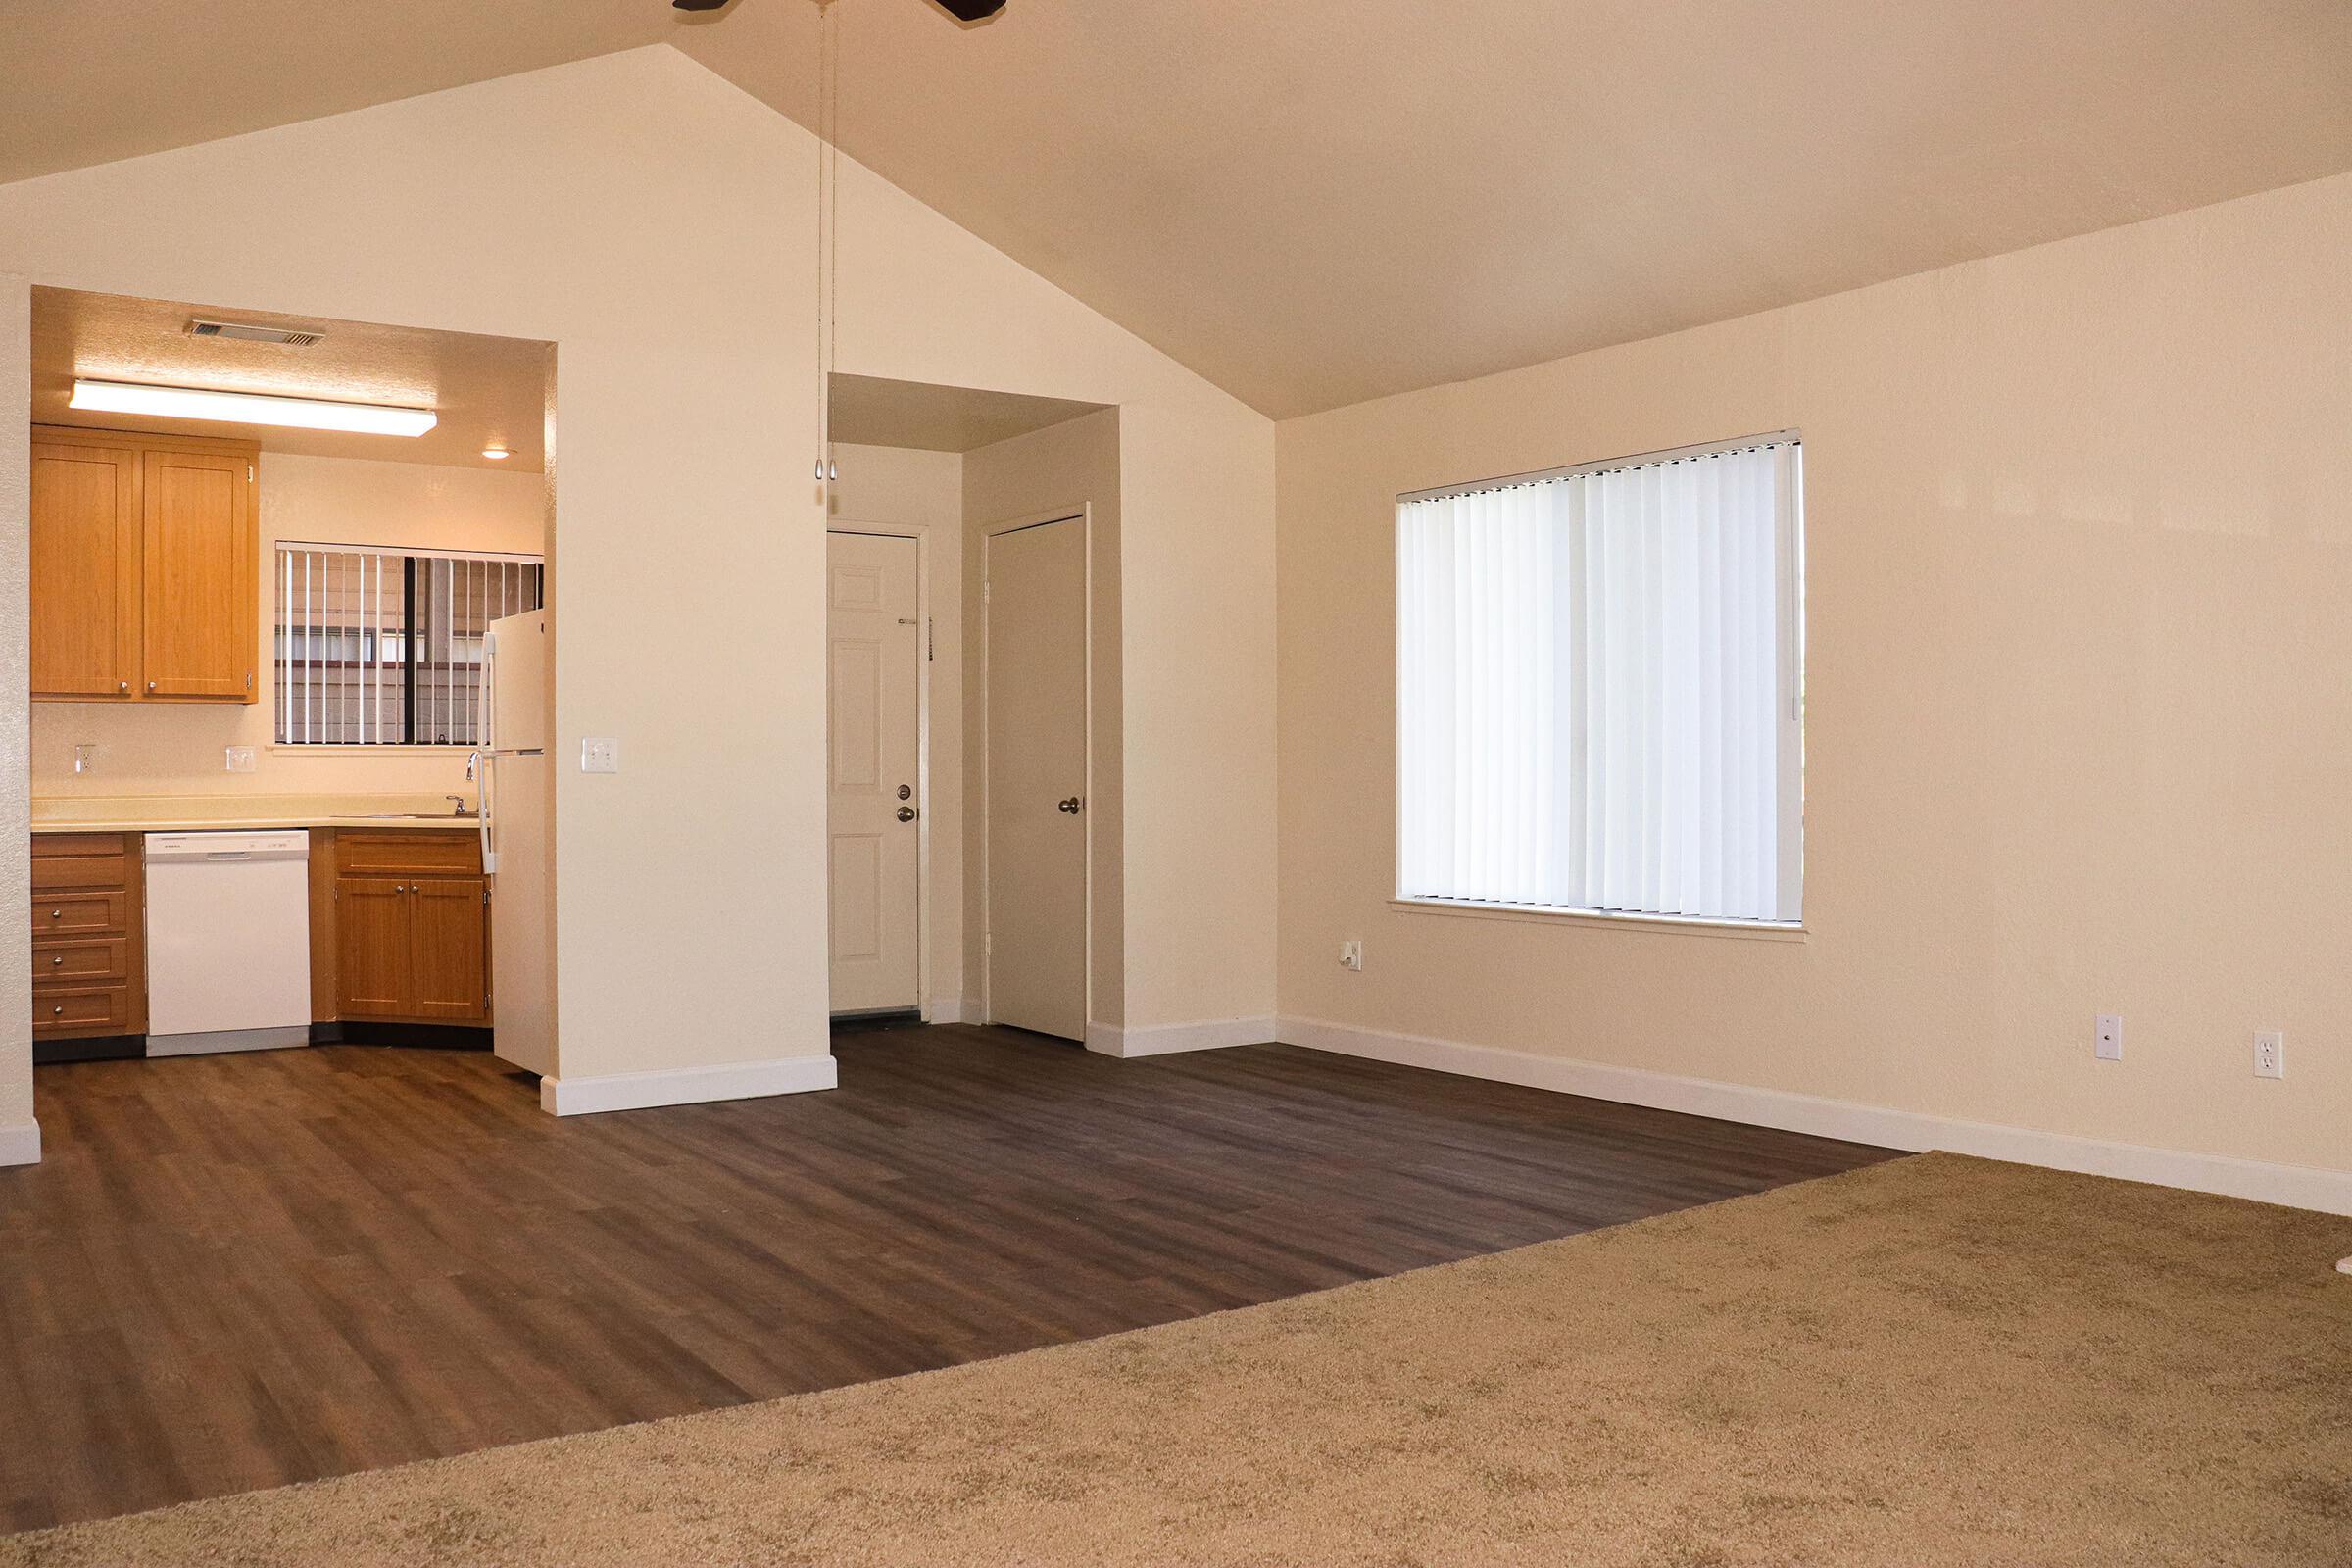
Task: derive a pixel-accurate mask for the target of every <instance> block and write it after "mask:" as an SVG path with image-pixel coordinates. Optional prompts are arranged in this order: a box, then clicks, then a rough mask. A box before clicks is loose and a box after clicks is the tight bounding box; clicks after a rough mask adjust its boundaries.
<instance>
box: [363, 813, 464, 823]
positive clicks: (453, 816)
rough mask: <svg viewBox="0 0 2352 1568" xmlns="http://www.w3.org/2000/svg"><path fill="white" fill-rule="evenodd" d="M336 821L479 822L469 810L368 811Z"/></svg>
mask: <svg viewBox="0 0 2352 1568" xmlns="http://www.w3.org/2000/svg"><path fill="white" fill-rule="evenodd" d="M335 820H336V821H338V822H479V821H480V820H481V818H480V817H478V816H476V815H474V814H473V813H472V812H471V811H466V812H464V813H460V812H456V811H370V812H367V813H365V814H363V815H360V816H338V817H336V818H335Z"/></svg>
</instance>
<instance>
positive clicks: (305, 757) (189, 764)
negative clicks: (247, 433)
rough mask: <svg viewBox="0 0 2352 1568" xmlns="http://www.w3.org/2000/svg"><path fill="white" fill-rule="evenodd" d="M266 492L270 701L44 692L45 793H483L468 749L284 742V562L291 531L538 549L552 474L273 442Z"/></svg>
mask: <svg viewBox="0 0 2352 1568" xmlns="http://www.w3.org/2000/svg"><path fill="white" fill-rule="evenodd" d="M260 495H261V526H262V548H261V553H260V564H261V572H262V584H261V591H260V592H259V594H257V595H256V602H257V604H258V606H259V612H260V615H261V630H260V633H259V636H260V639H261V641H260V644H259V646H260V648H261V650H262V669H261V677H260V678H261V700H260V701H259V702H256V703H250V704H237V705H233V706H232V705H226V704H201V705H182V704H170V703H155V704H141V705H131V706H123V705H120V704H113V703H35V704H33V705H32V793H33V795H34V796H35V797H36V798H38V797H42V796H74V795H104V796H116V795H236V794H245V793H257V794H266V795H311V794H328V793H338V792H347V791H354V792H361V793H369V794H374V793H382V794H415V795H420V796H437V795H440V794H442V793H443V792H444V791H448V792H453V793H470V792H471V786H470V785H468V784H467V783H466V753H465V752H464V750H462V749H454V750H453V749H444V748H440V747H339V746H337V747H307V746H301V747H298V746H289V747H278V746H275V745H274V744H273V739H274V735H275V729H274V720H273V716H272V715H273V714H274V712H275V708H274V706H273V704H274V702H275V697H276V670H275V667H274V665H273V663H272V662H271V659H270V646H271V639H272V637H273V635H274V632H275V618H274V617H275V615H276V612H277V599H276V591H275V587H274V583H273V580H272V578H271V574H270V568H271V564H272V562H273V560H274V558H275V556H276V550H277V543H278V541H279V540H281V539H283V540H295V541H299V542H302V543H306V544H353V545H380V546H385V547H389V548H393V549H415V550H483V551H493V552H498V553H501V554H515V555H538V554H539V553H540V546H541V543H542V537H541V536H542V535H543V533H544V532H545V528H546V487H545V484H544V481H543V480H542V479H541V477H540V476H539V475H538V474H536V473H507V472H502V471H499V470H497V469H492V468H446V467H441V466H436V465H432V464H423V463H388V462H372V461H368V460H366V459H359V458H315V457H301V456H295V455H292V454H288V453H282V452H265V453H263V454H262V461H261V484H260ZM77 745H92V746H95V747H97V748H98V756H97V765H96V767H95V768H94V769H93V770H92V771H90V772H87V773H82V774H76V773H75V772H74V771H73V748H74V747H75V746H77ZM231 746H250V747H252V748H253V749H254V770H253V771H252V772H250V773H231V772H228V771H227V770H226V759H225V757H224V755H223V754H224V752H225V750H226V749H227V748H228V747H231Z"/></svg>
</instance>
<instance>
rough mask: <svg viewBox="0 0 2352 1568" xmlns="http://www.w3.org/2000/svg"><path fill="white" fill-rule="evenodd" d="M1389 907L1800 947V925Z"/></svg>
mask: <svg viewBox="0 0 2352 1568" xmlns="http://www.w3.org/2000/svg"><path fill="white" fill-rule="evenodd" d="M1389 907H1390V908H1392V909H1400V910H1402V911H1404V912H1405V913H1407V914H1441V915H1467V916H1468V917H1470V918H1471V919H1473V920H1517V921H1520V922H1522V923H1524V924H1530V925H1563V924H1564V925H1585V926H1593V927H1596V928H1597V927H1607V928H1609V929H1611V930H1621V931H1654V932H1678V933H1680V934H1682V935H1684V936H1693V937H1730V938H1732V939H1733V940H1735V941H1744V942H1802V941H1804V940H1805V939H1806V938H1807V936H1808V935H1809V934H1810V933H1808V932H1807V931H1806V930H1805V928H1804V926H1802V925H1801V924H1794V925H1784V924H1779V923H1775V922H1768V921H1763V920H1707V919H1700V918H1697V917H1695V916H1691V915H1681V914H1618V913H1615V912H1614V911H1612V910H1608V909H1547V908H1542V907H1537V906H1534V905H1512V904H1467V903H1462V902H1460V901H1457V900H1453V899H1402V898H1398V899H1391V900H1390V901H1389Z"/></svg>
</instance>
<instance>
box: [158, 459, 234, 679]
mask: <svg viewBox="0 0 2352 1568" xmlns="http://www.w3.org/2000/svg"><path fill="white" fill-rule="evenodd" d="M141 483H142V485H143V487H144V490H145V512H146V552H145V554H146V571H145V577H146V592H145V602H144V612H145V613H144V615H143V622H144V625H143V630H142V634H141V637H140V651H141V654H142V656H143V662H144V665H145V668H146V675H147V684H146V688H145V689H146V694H147V695H148V696H150V697H201V698H213V699H216V700H218V699H226V700H228V701H230V702H242V703H249V702H252V701H253V700H254V698H255V695H256V678H255V677H256V675H257V673H258V672H257V671H256V670H255V668H254V656H255V643H256V638H257V631H256V621H255V613H256V612H255V610H254V595H255V593H256V591H257V587H258V582H257V568H256V567H255V565H254V560H253V555H254V537H253V528H254V518H253V465H252V463H251V461H250V460H249V459H246V458H243V457H237V456H229V455H224V454H220V453H204V452H154V451H150V452H148V453H146V454H144V462H143V465H142V473H141Z"/></svg>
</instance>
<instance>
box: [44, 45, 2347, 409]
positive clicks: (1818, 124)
mask: <svg viewBox="0 0 2352 1568" xmlns="http://www.w3.org/2000/svg"><path fill="white" fill-rule="evenodd" d="M836 3H837V4H838V6H839V7H840V9H839V11H838V12H837V14H836V16H837V23H838V25H839V27H840V29H841V37H842V82H843V96H842V110H841V118H840V130H841V140H842V145H843V147H844V150H845V151H847V152H848V153H850V154H851V155H853V156H855V157H857V158H858V159H860V160H861V161H863V162H864V163H866V164H868V165H869V166H871V167H872V168H874V169H875V170H876V171H878V172H880V173H882V174H883V175H884V176H886V177H887V178H889V179H891V180H892V181H894V182H895V183H897V184H898V185H900V186H901V187H903V188H905V189H906V190H907V191H908V192H910V193H912V194H913V195H914V196H916V197H918V198H920V199H921V200H923V201H925V202H927V203H929V204H930V205H932V206H934V207H936V208H938V209H939V210H940V211H941V212H943V213H945V214H946V215H947V216H948V217H950V218H952V219H954V220H956V221H957V222H959V223H961V224H963V225H964V226H965V227H966V228H969V229H971V230H972V231H973V232H975V233H977V234H979V235H980V236H981V237H982V238H984V239H987V240H989V241H991V242H992V243H994V244H996V245H997V246H999V247H1000V248H1002V249H1003V250H1005V252H1007V253H1008V254H1010V255H1011V256H1013V257H1014V258H1015V259H1017V260H1019V261H1021V262H1023V263H1025V264H1027V265H1028V266H1029V267H1031V268H1033V269H1034V270H1037V271H1038V272H1040V273H1042V274H1044V275H1045V276H1046V277H1048V278H1050V279H1052V280H1053V281H1054V282H1056V283H1058V284H1060V285H1061V286H1062V287H1064V288H1066V289H1067V290H1069V291H1070V292H1071V293H1072V294H1074V295H1076V296H1077V297H1078V298H1080V299H1082V300H1085V301H1086V302H1087V303H1089V304H1091V305H1093V306H1095V307H1096V308H1097V309H1099V310H1101V311H1103V313H1104V314H1105V315H1107V316H1109V317H1111V318H1112V319H1116V320H1118V321H1119V322H1121V323H1122V324H1124V325H1126V326H1128V327H1129V328H1131V329H1132V330H1134V331H1135V332H1137V333H1138V334H1139V335H1141V336H1143V337H1144V338H1146V339H1148V340H1150V341H1151V342H1152V343H1154V344H1156V345H1158V346H1159V347H1161V348H1163V349H1165V350H1166V351H1167V352H1168V353H1170V354H1171V355H1173V356H1175V357H1176V358H1177V359H1179V360H1181V361H1183V362H1184V363H1185V364H1187V365H1189V366H1191V367H1192V368H1195V369H1197V370H1199V371H1200V372H1201V374H1203V375H1205V376H1207V377H1208V378H1210V379H1211V380H1214V381H1216V382H1218V383H1219V384H1221V385H1223V386H1225V387H1226V388H1228V389H1229V390H1231V391H1233V392H1234V393H1236V394H1237V395H1239V396H1241V397H1243V398H1244V399H1246V400H1248V401H1249V402H1250V403H1251V404H1253V405H1255V406H1256V407H1258V408H1259V409H1262V410H1264V411H1265V412H1267V413H1269V414H1272V415H1276V416H1289V415H1295V414H1300V413H1305V412H1310V411H1313V410H1318V409H1323V408H1329V407H1333V406H1336V405H1340V404H1345V403H1350V402H1354V401H1358V400H1360V399H1363V398H1367V397H1372V396H1377V395H1379V394H1382V393H1386V392H1394V391H1399V390H1403V389H1406V388H1410V387H1416V386H1424V385H1430V384H1433V383H1436V382H1441V381H1446V380H1453V379H1458V378H1461V377H1464V376H1469V375H1476V374H1481V373H1485V372H1487V371H1492V370H1496V369H1501V368H1508V367H1511V366H1516V365H1525V364H1530V363H1534V362H1536V361H1540V360H1544V359H1550V358H1554V357H1556V356H1559V355H1563V354H1568V353H1573V352H1576V351H1578V350H1582V349H1587V348H1593V347H1597V346H1600V345H1603V344H1607V343H1613V342H1622V341H1627V340H1630V339H1634V338H1640V337H1646V336H1650V335H1652V334H1655V333H1658V332H1663V331H1670V330H1673V329H1676V328H1679V327H1684V326H1690V325H1693V324H1696V323H1699V322H1704V321H1709V320H1718V319H1726V318H1729V317H1733V316H1739V315H1743V314H1746V313H1748V312H1751V311H1756V310H1761V309H1766V308H1769V307H1771V306H1775V305H1781V304H1786V303H1789V302H1791V301H1795V300H1800V299H1806V298H1810V297H1813V296H1817V295H1821V294H1826V293H1833V292H1837V291H1838V290H1841V289H1846V288H1852V287H1856V286H1859V285H1861V284H1865V283H1869V282H1874V281H1878V280H1880V279H1884V278H1888V277H1895V276H1900V275H1902V274H1905V273H1908V272H1915V271H1919V270H1925V269H1928V268H1933V267H1938V266H1943V265H1946V264H1948V263H1952V262H1956V261H1962V260H1966V259H1969V258H1972V257H1978V256H1985V255H1992V254H1996V253H1999V252H2002V251H2007V250H2014V249H2018V248H2020V247H2022V246H2026V245H2030V244H2034V243H2037V242H2040V241H2043V240H2049V239H2056V238H2060V237H2063V236H2066V235H2070V234H2077V233H2083V232H2087V231H2089V230H2092V229H2097V228H2104V227H2109V226H2112V225H2114V224H2117V223H2123V222H2130V221H2135V220H2138V219H2143V218H2150V217H2154V216H2157V215H2160V214H2163V213H2168V212H2176V211H2180V210H2182V209H2185V208H2189V207H2196V206H2202V205H2204V204H2207V203H2210V202H2214V201H2220V200H2224V199H2227V198H2229V197H2232V196H2238V195H2244V194H2247V193H2250V192H2253V191H2258V190H2266V189H2271V188H2274V187H2276V186H2279V185H2285V184H2292V183H2296V182H2298V181H2301V180H2306V179H2313V178H2317V177H2320V176H2323V175H2327V174H2331V173H2336V172H2344V171H2346V170H2352V5H2346V4H2345V3H2343V0H2230V3H2226V4H2224V3H2216V0H1935V3H1920V4H1889V3H1887V0H1453V3H1451V4H1433V3H1431V0H1279V3H1276V0H1152V3H1149V4H1146V3H1143V0H1118V3H1108V0H1010V3H1009V5H1008V7H1007V9H1006V11H1005V14H1004V15H1003V16H1002V17H1000V18H999V19H998V20H997V21H995V22H993V23H989V24H986V25H980V26H974V27H963V26H958V25H956V23H954V22H953V21H952V20H950V19H949V18H948V17H947V16H946V15H945V14H944V13H943V12H941V11H940V10H938V9H937V8H936V7H935V6H933V5H931V4H929V3H927V0H836ZM816 32H817V10H816V6H815V5H814V3H813V0H735V4H734V5H733V6H732V7H730V8H729V9H728V10H727V11H725V12H722V13H719V14H717V15H716V16H715V17H714V18H712V19H711V20H706V21H702V22H696V23H690V22H683V21H681V20H679V17H678V14H677V13H676V12H674V11H672V10H671V9H670V7H669V6H668V4H666V0H500V3H497V4H483V3H481V0H402V3H400V4H397V5H331V4H321V3H319V0H220V3H218V4H207V5H202V6H191V5H186V4H183V3H180V0H112V3H106V0H47V3H44V4H41V5H37V6H35V5H24V6H10V7H7V8H6V9H5V11H0V60H6V61H7V62H8V64H7V66H6V67H5V68H4V69H5V75H6V83H5V91H0V181H4V180H9V179H19V178H24V177H26V176H28V175H33V174H38V173H43V172H53V171H57V170H63V169H70V168H75V167H80V166H82V165H86V164H92V163H99V162H105V161H109V160H112V159H116V158H122V157H126V156H130V155H133V154H137V153H141V152H148V151H153V150H157V149H160V148H163V147H167V146H175V145H183V144H186V143H191V142H196V141H203V140H209V139H211V138H213V137H216V136H221V135H227V134H232V133H235V132H238V131H244V130H252V129H257V128H260V127H263V126H266V125H272V124H279V123H288V122H291V121H295V120H301V119H307V118H311V117H314V116H318V115H322V114H330V113H335V112H338V111H341V110H345V109H351V108H357V107H361V106H363V105H366V104H370V103H378V102H385V101H389V100H391V99H395V98H400V97H406V96H410V95H412V94H416V93H419V92H425V91H430V90H433V89H436V88H441V87H447V86H455V85H459V84H461V83H464V82H467V81H474V80H482V79H487V78H489V77H493V76H498V75H504V74H508V73H514V72H517V71H525V70H530V69H534V68H536V67H540V66H546V65H553V64H557V63H560V62H563V61H565V60H573V59H580V58H585V57H587V56H590V55H595V54H602V53H607V52H610V51H613V50H615V49H623V48H630V47H635V46H638V45H642V44H647V43H655V42H662V41H666V42H669V43H672V44H674V45H675V46H676V47H678V48H680V49H682V50H683V51H685V52H686V53H687V54H689V55H691V56H692V57H693V58H695V59H696V60H699V61H701V62H702V63H703V64H705V65H706V66H708V67H709V68H710V69H711V70H712V71H714V72H716V73H719V74H721V75H723V76H725V77H727V78H728V79H730V80H732V81H734V82H736V83H737V84H738V85H740V86H742V87H743V88H745V89H746V90H747V91H750V92H752V93H754V94H756V95H757V96H759V97H760V98H761V99H763V100H765V101H766V102H767V103H769V104H771V105H773V106H774V107H776V108H777V109H779V110H781V111H782V112H783V113H785V114H788V115H791V116H792V117H793V118H795V119H797V120H800V121H801V122H803V123H809V122H810V121H811V120H812V119H813V115H812V112H811V109H812V102H813V98H814V83H815V69H814V42H815V38H816ZM624 107H625V106H624ZM484 160H485V168H484V169H483V170H480V171H452V176H453V177H495V162H496V149H484Z"/></svg>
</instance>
